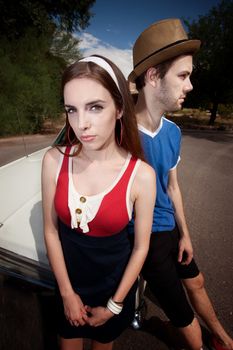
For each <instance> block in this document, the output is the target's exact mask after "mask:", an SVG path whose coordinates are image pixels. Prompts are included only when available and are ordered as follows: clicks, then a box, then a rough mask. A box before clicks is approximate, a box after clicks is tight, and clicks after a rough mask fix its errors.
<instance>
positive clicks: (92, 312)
mask: <svg viewBox="0 0 233 350" xmlns="http://www.w3.org/2000/svg"><path fill="white" fill-rule="evenodd" d="M63 305H64V312H65V316H66V319H67V320H68V321H69V322H70V324H71V325H72V326H75V327H78V326H84V325H85V324H88V325H89V326H92V327H98V326H101V325H103V324H104V323H105V322H107V321H108V320H109V319H110V318H112V317H113V316H114V314H113V313H112V312H111V311H110V310H109V309H108V308H107V307H104V306H97V307H90V306H88V305H85V306H84V304H83V302H82V300H81V298H80V297H79V295H78V294H76V293H75V292H73V293H71V294H69V295H68V296H66V297H63Z"/></svg>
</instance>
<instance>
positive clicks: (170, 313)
mask: <svg viewBox="0 0 233 350" xmlns="http://www.w3.org/2000/svg"><path fill="white" fill-rule="evenodd" d="M179 237H180V235H179V230H178V228H177V227H176V228H175V229H174V230H173V231H164V232H155V233H152V234H151V241H150V248H149V253H148V256H147V259H146V261H145V264H144V266H143V269H142V276H143V278H144V279H145V280H146V281H147V283H148V286H149V288H150V290H151V292H152V293H153V294H154V295H155V297H156V298H157V300H158V301H159V303H160V305H161V307H162V309H163V311H164V312H165V314H166V315H167V317H168V318H169V319H170V321H171V322H172V324H173V325H174V326H175V327H186V326H188V325H189V324H190V323H192V321H193V318H194V313H193V310H192V308H191V306H190V304H189V302H188V300H187V297H186V293H185V291H184V288H183V285H182V281H181V280H182V279H186V278H194V277H197V276H198V274H199V269H198V267H197V265H196V263H195V261H194V259H193V260H192V261H191V262H190V264H189V265H182V264H181V263H178V261H177V257H178V244H179Z"/></svg>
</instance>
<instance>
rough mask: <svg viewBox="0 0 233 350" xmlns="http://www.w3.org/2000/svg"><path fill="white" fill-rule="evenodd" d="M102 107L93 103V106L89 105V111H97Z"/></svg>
mask: <svg viewBox="0 0 233 350" xmlns="http://www.w3.org/2000/svg"><path fill="white" fill-rule="evenodd" d="M102 109H103V106H100V105H93V106H91V108H90V110H91V111H94V112H95V111H96V112H98V111H102Z"/></svg>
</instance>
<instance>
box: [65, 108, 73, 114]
mask: <svg viewBox="0 0 233 350" xmlns="http://www.w3.org/2000/svg"><path fill="white" fill-rule="evenodd" d="M66 113H67V114H73V113H75V109H74V108H67V109H66Z"/></svg>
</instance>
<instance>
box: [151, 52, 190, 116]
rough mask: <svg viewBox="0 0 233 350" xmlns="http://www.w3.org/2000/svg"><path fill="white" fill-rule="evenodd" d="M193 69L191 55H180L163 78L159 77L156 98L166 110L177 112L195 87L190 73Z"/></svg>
mask: <svg viewBox="0 0 233 350" xmlns="http://www.w3.org/2000/svg"><path fill="white" fill-rule="evenodd" d="M192 70H193V58H192V56H191V55H185V56H180V57H178V58H177V59H176V60H175V61H174V62H173V64H172V65H171V67H170V68H169V70H168V72H167V73H166V75H165V76H164V78H162V79H158V84H157V93H156V99H157V101H159V102H160V105H161V107H162V109H163V110H164V112H175V111H177V110H180V109H181V108H182V104H183V102H184V100H185V98H186V95H187V93H188V92H189V91H191V90H192V89H193V86H192V84H191V82H190V75H191V73H192Z"/></svg>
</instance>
